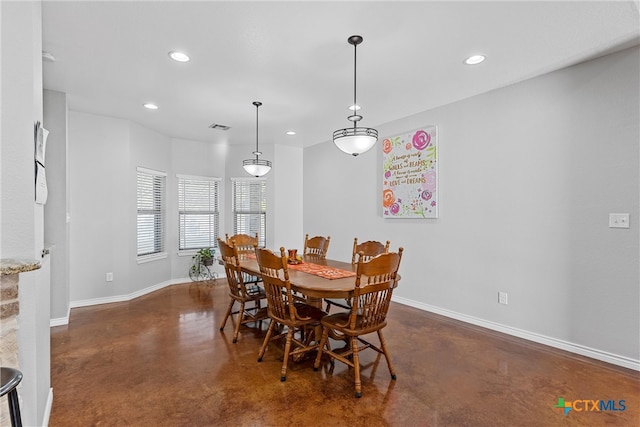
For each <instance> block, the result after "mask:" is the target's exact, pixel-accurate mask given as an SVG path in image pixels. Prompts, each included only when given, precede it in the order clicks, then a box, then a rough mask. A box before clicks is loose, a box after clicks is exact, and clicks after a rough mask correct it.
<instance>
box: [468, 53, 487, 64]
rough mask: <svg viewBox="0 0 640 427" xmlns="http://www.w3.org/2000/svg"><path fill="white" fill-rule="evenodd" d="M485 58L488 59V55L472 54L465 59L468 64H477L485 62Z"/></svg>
mask: <svg viewBox="0 0 640 427" xmlns="http://www.w3.org/2000/svg"><path fill="white" fill-rule="evenodd" d="M485 59H487V57H486V56H484V55H472V56H470V57H468V58H467V59H465V60H464V63H465V64H467V65H476V64H479V63H481V62H483V61H484V60H485Z"/></svg>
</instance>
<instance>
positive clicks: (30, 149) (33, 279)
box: [0, 1, 51, 426]
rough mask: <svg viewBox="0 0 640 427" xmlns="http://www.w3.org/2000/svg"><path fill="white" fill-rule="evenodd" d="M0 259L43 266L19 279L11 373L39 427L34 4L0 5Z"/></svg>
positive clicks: (44, 324) (38, 45) (44, 301)
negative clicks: (14, 373)
mask: <svg viewBox="0 0 640 427" xmlns="http://www.w3.org/2000/svg"><path fill="white" fill-rule="evenodd" d="M0 22H1V24H0V45H1V48H0V58H1V59H0V65H1V71H0V76H1V77H0V79H1V80H0V91H1V96H0V98H1V103H2V108H1V111H2V116H1V120H0V137H1V141H2V144H1V150H2V152H1V153H0V162H1V168H0V169H1V170H0V184H1V189H2V191H1V198H0V234H1V235H2V241H1V243H0V258H2V259H6V258H23V259H26V260H29V261H33V260H37V261H41V263H42V268H41V269H40V270H35V271H31V272H28V273H22V274H20V276H19V280H20V282H19V301H20V314H19V316H18V328H19V329H18V332H17V339H18V348H19V354H18V361H19V365H20V366H18V367H17V368H18V369H20V371H22V373H23V379H22V382H21V384H20V385H19V387H18V394H19V395H20V397H21V399H22V403H21V408H20V409H21V412H22V422H23V425H26V426H31V425H43V424H45V423H46V422H47V419H48V415H47V414H48V410H49V409H50V406H49V404H50V403H51V402H50V367H49V322H48V319H49V285H50V280H49V279H50V276H49V259H48V257H47V258H42V257H41V253H42V250H43V248H44V208H43V206H42V205H39V204H36V203H35V201H34V199H35V190H34V178H35V177H34V132H33V131H34V123H35V122H36V121H40V122H42V108H43V106H42V56H41V55H42V24H41V22H42V17H41V4H40V2H36V1H33V2H0Z"/></svg>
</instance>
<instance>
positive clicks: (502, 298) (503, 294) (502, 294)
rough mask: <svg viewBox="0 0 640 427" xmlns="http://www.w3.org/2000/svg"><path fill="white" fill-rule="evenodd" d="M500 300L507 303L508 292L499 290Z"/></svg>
mask: <svg viewBox="0 0 640 427" xmlns="http://www.w3.org/2000/svg"><path fill="white" fill-rule="evenodd" d="M498 302H499V303H500V304H504V305H507V293H506V292H498Z"/></svg>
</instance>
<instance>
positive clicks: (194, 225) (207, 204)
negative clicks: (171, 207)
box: [178, 175, 220, 250]
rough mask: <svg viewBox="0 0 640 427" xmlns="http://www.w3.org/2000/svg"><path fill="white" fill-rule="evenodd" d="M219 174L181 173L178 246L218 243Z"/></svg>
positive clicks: (191, 247) (213, 245)
mask: <svg viewBox="0 0 640 427" xmlns="http://www.w3.org/2000/svg"><path fill="white" fill-rule="evenodd" d="M219 182H220V179H219V178H210V177H192V176H185V175H178V242H179V243H178V249H179V250H188V249H200V248H211V247H215V246H216V244H217V240H218V235H219V220H220V212H219V210H218V199H219V195H218V190H219Z"/></svg>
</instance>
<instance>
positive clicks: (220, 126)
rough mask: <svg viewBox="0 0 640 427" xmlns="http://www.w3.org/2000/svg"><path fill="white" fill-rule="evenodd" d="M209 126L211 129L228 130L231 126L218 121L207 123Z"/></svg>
mask: <svg viewBox="0 0 640 427" xmlns="http://www.w3.org/2000/svg"><path fill="white" fill-rule="evenodd" d="M209 128H211V129H219V130H229V129H231V126H227V125H220V124H218V123H212V124H210V125H209Z"/></svg>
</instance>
